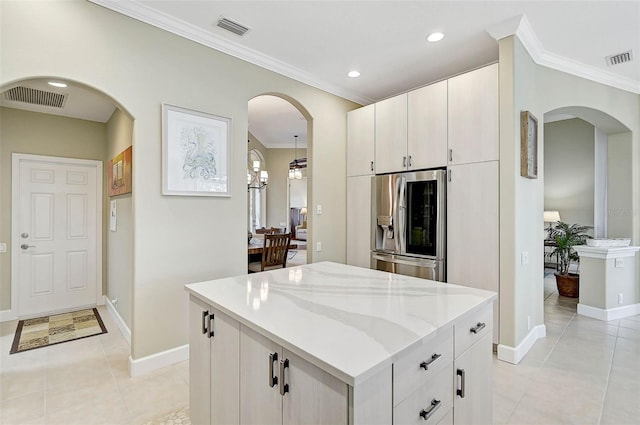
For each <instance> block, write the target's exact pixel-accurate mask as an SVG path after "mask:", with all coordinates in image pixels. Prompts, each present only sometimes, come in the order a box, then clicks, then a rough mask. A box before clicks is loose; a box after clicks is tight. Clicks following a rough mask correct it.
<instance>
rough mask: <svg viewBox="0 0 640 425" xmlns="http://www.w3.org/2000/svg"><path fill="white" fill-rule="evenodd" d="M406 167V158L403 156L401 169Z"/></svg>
mask: <svg viewBox="0 0 640 425" xmlns="http://www.w3.org/2000/svg"><path fill="white" fill-rule="evenodd" d="M406 167H407V157H406V156H403V157H402V168H406Z"/></svg>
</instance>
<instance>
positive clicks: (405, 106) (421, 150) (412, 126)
mask: <svg viewBox="0 0 640 425" xmlns="http://www.w3.org/2000/svg"><path fill="white" fill-rule="evenodd" d="M375 121H376V126H375V127H376V143H375V147H376V149H375V150H376V160H377V164H376V167H375V170H376V173H378V174H379V173H389V172H395V171H407V170H422V169H425V168H437V167H445V166H446V165H447V82H446V81H441V82H439V83H436V84H432V85H430V86H426V87H423V88H421V89H418V90H414V91H411V92H409V93H405V94H402V95H399V96H395V97H392V98H390V99H386V100H383V101H382V102H378V103H376V119H375Z"/></svg>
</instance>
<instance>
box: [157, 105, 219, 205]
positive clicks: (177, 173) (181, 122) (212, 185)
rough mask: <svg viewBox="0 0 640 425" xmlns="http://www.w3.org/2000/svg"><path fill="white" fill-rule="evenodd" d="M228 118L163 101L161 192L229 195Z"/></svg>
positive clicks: (193, 194)
mask: <svg viewBox="0 0 640 425" xmlns="http://www.w3.org/2000/svg"><path fill="white" fill-rule="evenodd" d="M230 167H231V119H230V118H225V117H220V116H217V115H212V114H207V113H205V112H199V111H193V110H191V109H185V108H180V107H177V106H172V105H167V104H163V105H162V194H163V195H182V196H226V197H230V196H231V186H230V178H229V175H230V170H231V168H230Z"/></svg>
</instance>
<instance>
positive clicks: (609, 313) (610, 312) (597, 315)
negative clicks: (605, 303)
mask: <svg viewBox="0 0 640 425" xmlns="http://www.w3.org/2000/svg"><path fill="white" fill-rule="evenodd" d="M578 314H580V315H582V316H587V317H591V318H592V319H598V320H603V321H605V322H608V321H610V320H618V319H624V318H625V317H629V316H635V315H636V314H640V303H638V304H631V305H625V306H624V307H616V308H607V309H604V308H598V307H592V306H590V305H585V304H580V303H578Z"/></svg>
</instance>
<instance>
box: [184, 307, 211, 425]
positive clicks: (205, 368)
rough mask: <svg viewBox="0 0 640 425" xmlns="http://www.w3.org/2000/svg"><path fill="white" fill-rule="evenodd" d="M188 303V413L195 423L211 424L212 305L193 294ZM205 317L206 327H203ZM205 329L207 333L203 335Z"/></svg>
mask: <svg viewBox="0 0 640 425" xmlns="http://www.w3.org/2000/svg"><path fill="white" fill-rule="evenodd" d="M190 300H191V301H190V303H189V414H190V416H191V422H193V423H194V424H209V423H211V410H210V406H209V400H210V399H211V387H210V383H211V351H210V347H211V340H210V339H209V337H208V332H207V329H208V320H209V319H208V314H209V306H208V305H207V304H205V303H204V302H202V301H200V300H199V299H198V298H196V297H194V296H193V295H192V296H191V297H190ZM203 317H204V325H203ZM203 330H204V332H203Z"/></svg>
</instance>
